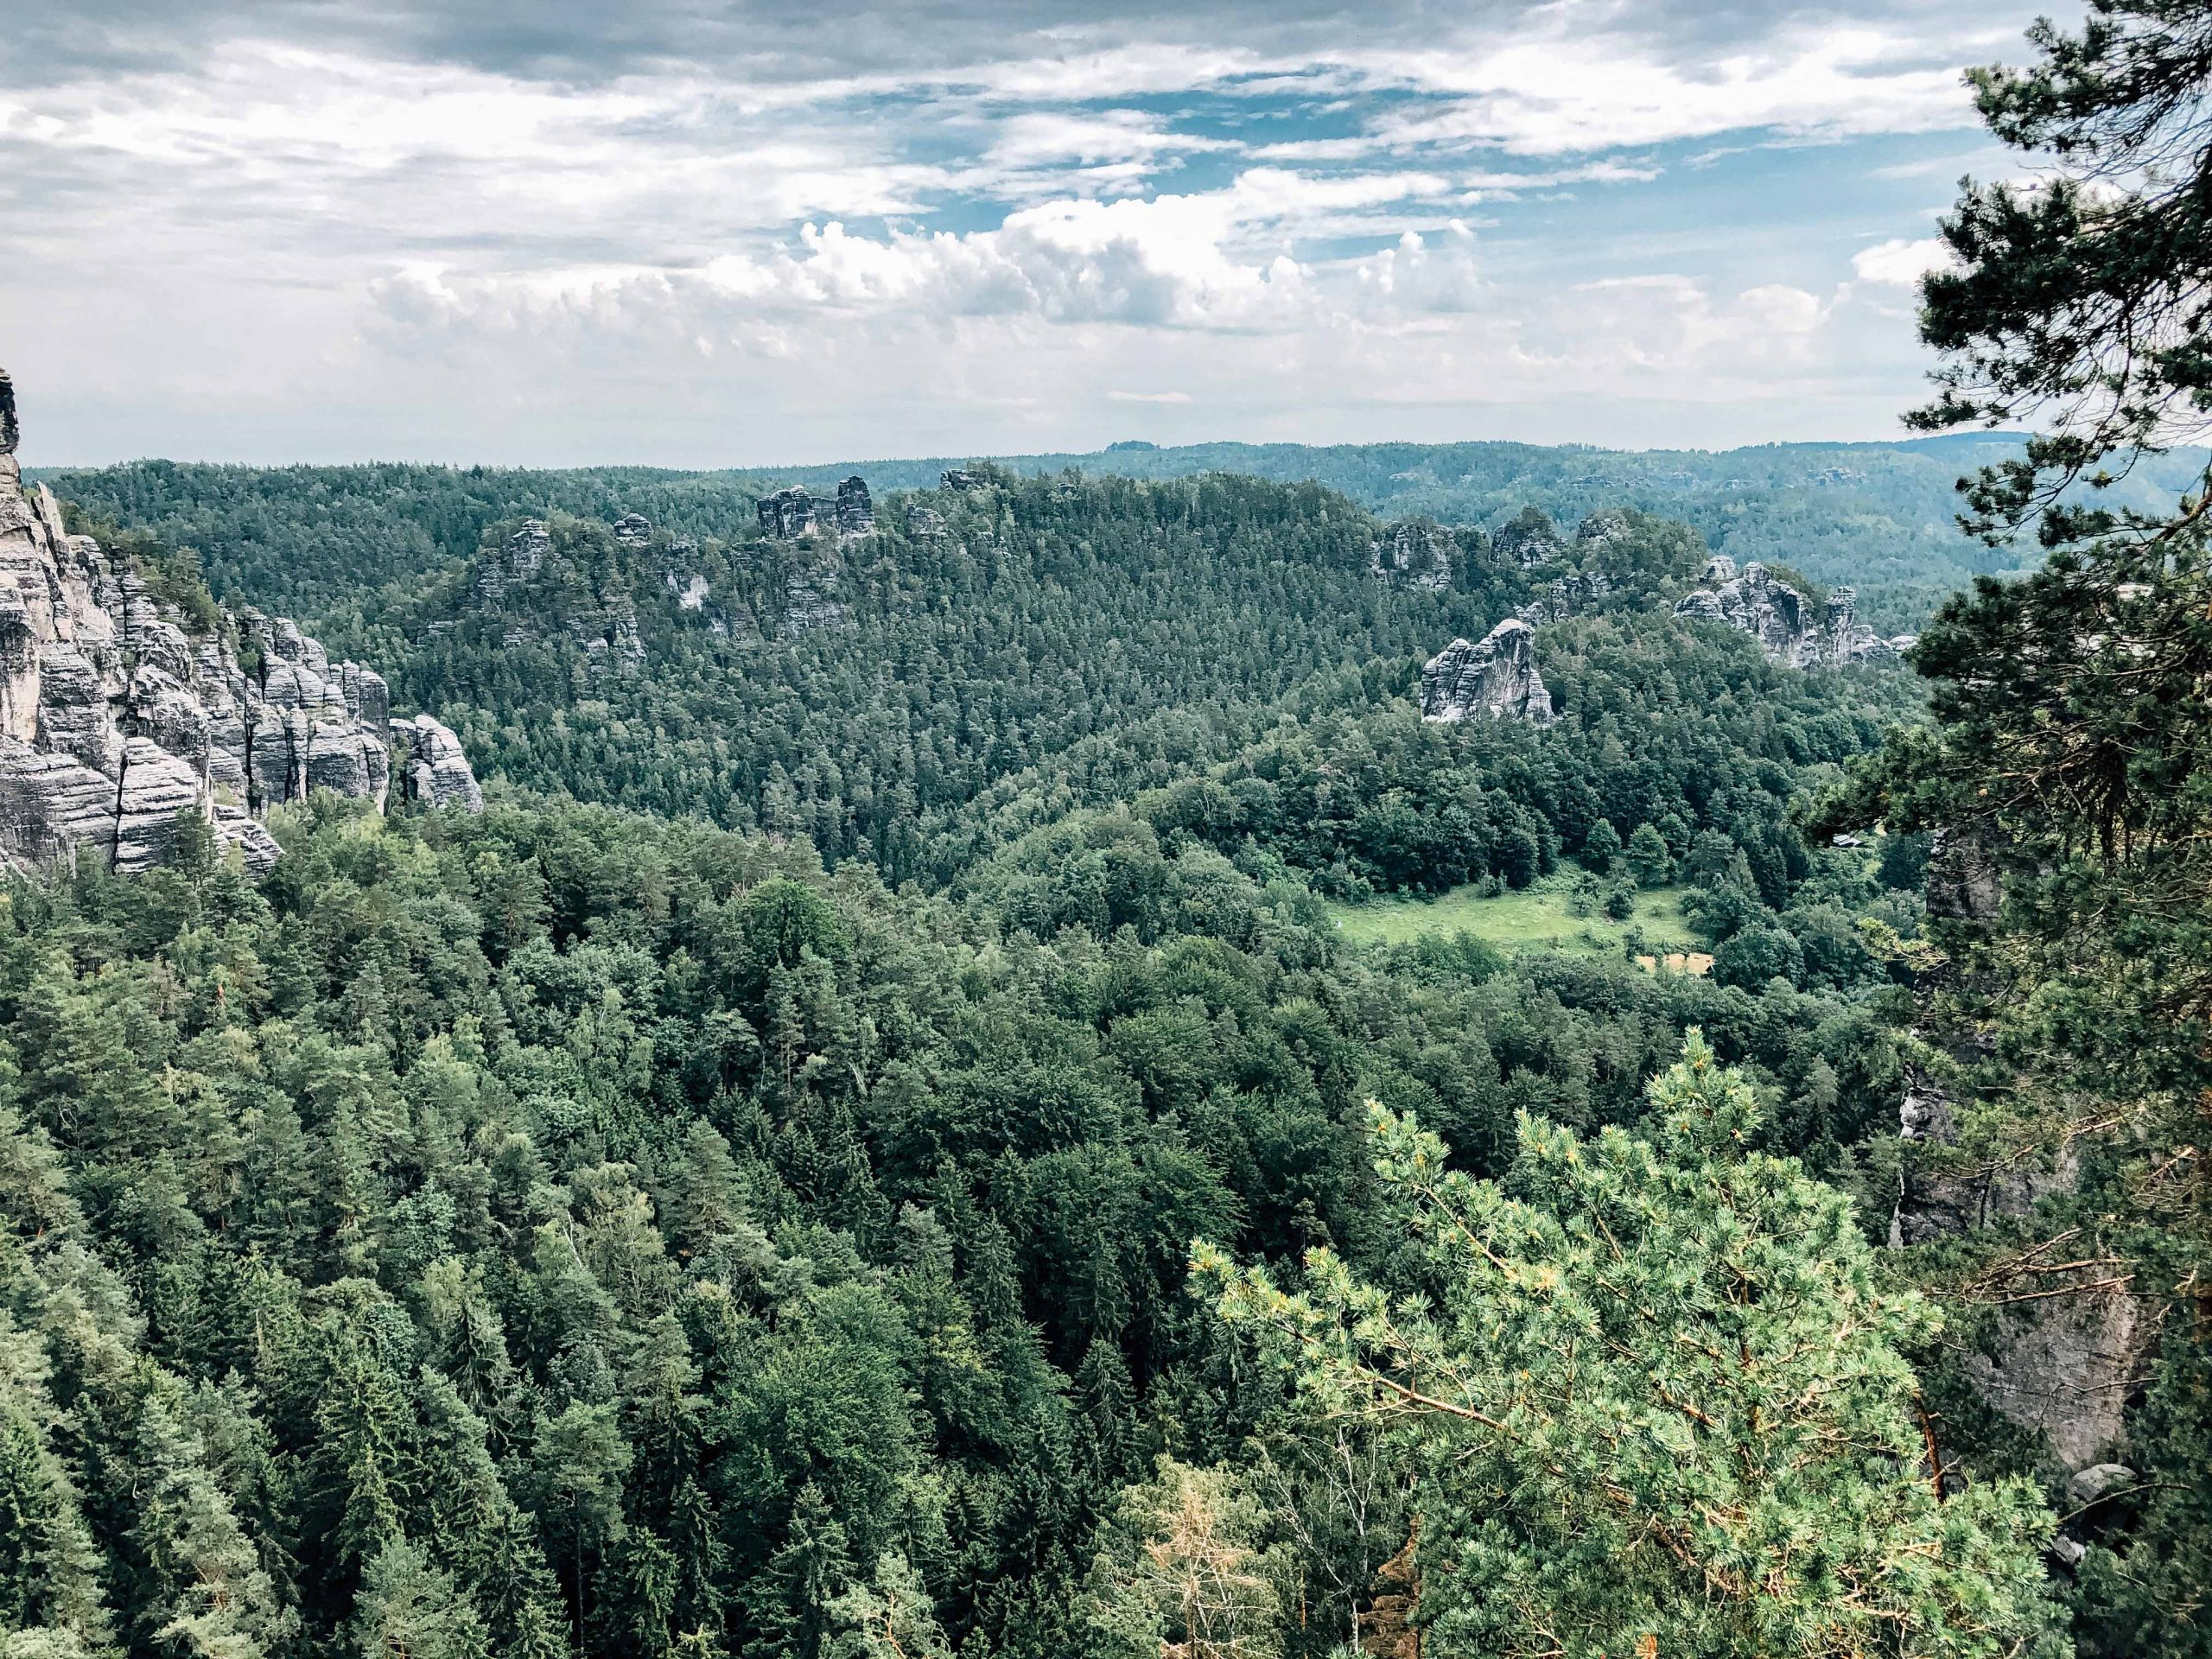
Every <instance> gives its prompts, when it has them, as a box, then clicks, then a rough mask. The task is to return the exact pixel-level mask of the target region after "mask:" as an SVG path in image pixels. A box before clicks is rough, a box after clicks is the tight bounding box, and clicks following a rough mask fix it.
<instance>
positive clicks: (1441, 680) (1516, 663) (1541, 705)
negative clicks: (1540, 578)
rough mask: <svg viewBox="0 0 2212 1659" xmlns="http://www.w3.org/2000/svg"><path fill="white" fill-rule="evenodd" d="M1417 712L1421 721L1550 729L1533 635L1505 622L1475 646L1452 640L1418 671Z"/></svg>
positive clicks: (1516, 621)
mask: <svg viewBox="0 0 2212 1659" xmlns="http://www.w3.org/2000/svg"><path fill="white" fill-rule="evenodd" d="M1475 715H1484V716H1487V717H1489V718H1491V719H1497V720H1525V721H1532V722H1533V723H1535V724H1536V725H1539V726H1541V725H1545V724H1548V723H1549V721H1551V719H1552V694H1551V693H1550V692H1549V691H1548V690H1546V689H1545V686H1544V680H1543V676H1541V674H1539V673H1537V671H1536V631H1535V629H1534V628H1532V627H1530V626H1529V625H1528V624H1527V623H1526V622H1523V621H1522V620H1521V619H1520V618H1518V617H1508V618H1507V619H1506V620H1504V621H1503V622H1501V623H1499V624H1498V625H1497V626H1496V627H1494V628H1492V629H1491V631H1490V632H1489V633H1488V634H1487V635H1486V636H1484V639H1482V640H1481V641H1480V642H1479V643H1475V642H1471V641H1468V640H1465V639H1454V640H1453V641H1452V643H1451V644H1450V645H1446V646H1445V647H1444V649H1443V650H1441V651H1440V652H1437V653H1436V655H1435V656H1433V657H1432V658H1429V659H1428V663H1427V666H1426V667H1424V668H1423V669H1422V670H1421V718H1422V719H1424V720H1439V721H1452V720H1466V719H1469V718H1471V717H1472V716H1475Z"/></svg>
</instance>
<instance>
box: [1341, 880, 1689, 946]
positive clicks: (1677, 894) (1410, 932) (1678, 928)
mask: <svg viewBox="0 0 2212 1659" xmlns="http://www.w3.org/2000/svg"><path fill="white" fill-rule="evenodd" d="M1572 883H1573V877H1572V876H1571V875H1566V874H1562V875H1554V876H1548V877H1547V878H1545V879H1544V880H1541V881H1539V882H1537V883H1535V885H1534V886H1533V887H1525V888H1523V889H1522V890H1521V891H1520V892H1518V893H1510V892H1509V893H1499V894H1498V895H1497V897H1495V898H1491V899H1485V898H1483V897H1482V896H1481V895H1480V892H1479V890H1478V888H1476V887H1458V888H1455V889H1453V890H1452V892H1450V893H1440V894H1438V895H1436V896H1435V897H1433V898H1390V899H1369V900H1368V901H1367V902H1366V903H1364V904H1357V905H1352V904H1332V905H1331V906H1329V913H1330V915H1331V916H1332V918H1334V919H1335V921H1336V924H1337V929H1338V937H1340V938H1343V939H1344V941H1345V942H1346V943H1347V944H1406V943H1408V941H1410V940H1413V939H1416V938H1420V937H1421V935H1423V934H1425V933H1442V934H1451V933H1471V934H1472V935H1474V937H1475V938H1478V939H1482V940H1484V941H1485V942H1487V943H1488V944H1494V945H1496V946H1497V948H1498V949H1499V950H1559V951H1564V952H1567V953H1570V954H1574V955H1581V956H1618V955H1619V954H1620V952H1621V945H1622V939H1623V937H1624V934H1625V932H1626V931H1627V929H1628V928H1629V927H1631V926H1633V927H1637V928H1640V929H1642V930H1643V938H1644V946H1645V949H1647V950H1655V949H1656V950H1659V951H1662V952H1666V951H1689V950H1696V949H1698V948H1699V946H1698V945H1697V944H1696V942H1695V940H1694V938H1693V936H1692V935H1691V933H1690V931H1689V927H1688V924H1686V923H1685V922H1684V921H1683V920H1682V889H1681V888H1680V887H1656V888H1654V889H1653V890H1652V891H1650V892H1649V893H1637V895H1636V915H1635V917H1634V918H1633V919H1632V920H1631V921H1630V922H1626V923H1623V922H1616V921H1613V920H1611V919H1610V918H1607V917H1606V916H1605V915H1604V914H1602V913H1601V912H1599V911H1597V910H1596V909H1595V908H1592V911H1591V912H1590V914H1588V915H1587V916H1577V915H1575V914H1573V912H1572V911H1571V910H1570V909H1569V908H1568V899H1569V893H1570V889H1571V887H1572Z"/></svg>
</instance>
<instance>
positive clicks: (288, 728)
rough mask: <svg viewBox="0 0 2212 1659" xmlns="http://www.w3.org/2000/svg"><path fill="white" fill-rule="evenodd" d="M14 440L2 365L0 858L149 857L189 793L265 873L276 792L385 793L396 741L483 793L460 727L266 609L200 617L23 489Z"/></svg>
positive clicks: (451, 792) (412, 787)
mask: <svg viewBox="0 0 2212 1659" xmlns="http://www.w3.org/2000/svg"><path fill="white" fill-rule="evenodd" d="M15 442H16V420H15V399H14V395H13V389H12V386H10V384H9V382H8V379H7V377H6V375H5V374H4V373H0V857H4V858H6V859H7V860H9V861H13V862H17V863H27V862H36V861H40V860H43V859H48V858H52V857H55V856H58V855H63V854H66V853H67V852H69V851H71V850H72V849H75V848H78V847H80V846H86V845H89V846H91V847H92V848H93V849H96V850H97V851H98V852H99V855H101V856H104V857H105V858H106V859H107V861H108V862H109V864H110V865H111V868H116V869H118V870H142V869H146V868H151V867H152V866H154V865H157V864H160V863H162V862H163V861H166V859H167V858H168V855H169V852H170V849H171V844H172V842H173V841H174V840H175V832H176V823H177V814H178V813H179V812H180V811H182V810H194V811H197V812H199V813H200V814H201V815H203V816H204V817H206V818H207V820H208V822H209V823H211V824H212V825H213V829H214V831H215V834H216V836H217V839H218V840H219V842H221V843H222V844H224V845H226V846H235V847H237V848H238V849H239V850H240V852H241V853H242V855H244V857H245V862H246V864H247V867H248V868H251V869H252V870H254V871H256V872H260V871H264V870H266V869H267V868H269V867H270V865H272V864H273V863H274V862H275V861H276V859H277V843H276V842H275V840H274V839H273V838H272V837H271V836H270V834H269V831H268V830H267V829H266V828H265V827H264V825H263V823H262V822H261V818H262V817H263V816H264V815H265V814H266V812H267V810H268V809H269V808H270V807H271V806H274V805H277V804H280V803H283V802H286V801H295V800H300V799H302V798H305V797H306V796H307V794H308V792H309V791H311V790H316V789H327V790H333V791H336V792H338V793H339V794H341V795H351V796H357V797H366V798H371V799H373V800H374V801H376V802H377V804H378V805H379V806H381V805H383V804H384V802H385V795H386V792H387V791H388V789H389V787H390V783H391V779H390V773H391V745H392V743H393V742H394V741H398V742H399V743H400V745H401V746H402V750H403V758H404V764H405V766H406V771H407V775H406V779H405V780H404V786H405V787H406V788H407V790H408V791H409V793H410V795H414V796H418V797H420V798H424V799H426V800H429V801H432V802H436V803H443V802H446V801H449V800H458V801H461V802H462V803H464V804H469V805H472V806H480V805H481V804H482V798H481V796H480V793H479V792H478V791H477V789H476V780H475V778H474V775H473V774H471V773H469V772H468V764H467V758H466V757H465V756H464V755H462V753H461V745H460V742H459V741H458V740H457V739H456V738H454V734H452V733H451V732H450V731H448V730H447V729H446V728H444V727H443V726H441V725H439V724H438V722H437V721H434V720H431V719H429V717H428V716H427V715H418V716H416V718H415V719H413V720H411V721H394V720H392V719H391V695H390V693H389V691H388V690H386V688H385V683H384V680H383V678H382V677H380V676H378V674H377V673H376V672H375V671H372V670H371V669H367V668H364V667H362V666H361V665H360V664H358V663H336V664H334V663H332V662H331V661H330V659H329V657H328V655H327V653H326V652H324V651H323V649H322V647H321V645H318V644H316V643H315V641H314V640H313V639H308V637H307V636H306V635H305V634H303V633H302V632H300V630H299V629H298V628H297V627H296V626H294V625H293V624H292V623H291V622H289V621H288V620H284V619H283V618H282V617H267V616H264V615H262V614H261V613H259V612H257V611H253V610H240V611H238V612H237V613H226V615H225V616H224V617H223V619H222V626H220V627H219V629H218V630H217V631H216V632H213V633H198V634H194V633H188V632H187V631H186V629H185V626H183V625H184V620H185V619H184V617H183V615H182V614H181V613H180V612H179V611H178V609H177V608H176V607H175V606H174V605H169V604H165V603H163V602H162V601H159V600H158V599H156V598H155V597H154V596H153V594H151V592H150V591H149V588H148V585H147V583H146V582H144V581H143V579H142V578H141V576H140V575H138V574H137V572H136V571H134V570H131V569H127V568H125V567H124V565H123V564H122V563H120V562H118V561H117V560H114V559H111V557H109V556H108V555H107V554H106V553H105V552H104V551H103V550H101V548H100V546H99V543H97V542H96V541H94V540H93V539H92V537H89V536H72V535H70V534H68V533H67V531H66V530H65V529H64V527H63V524H62V521H61V511H60V505H59V504H57V503H56V502H55V500H54V496H53V493H52V492H50V491H49V490H48V489H47V488H46V487H45V486H43V485H41V486H38V487H37V488H36V489H35V490H34V491H32V492H29V493H26V492H25V491H24V489H23V487H22V473H21V470H20V468H19V467H18V465H17V462H16V455H15ZM464 779H465V780H466V781H465V782H464V781H463V780H464Z"/></svg>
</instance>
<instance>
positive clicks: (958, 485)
mask: <svg viewBox="0 0 2212 1659" xmlns="http://www.w3.org/2000/svg"><path fill="white" fill-rule="evenodd" d="M989 481H990V480H988V479H987V478H985V477H984V476H983V475H982V474H981V473H975V472H970V471H969V469H968V468H967V467H946V468H945V469H944V472H943V473H941V474H938V485H939V486H941V487H943V488H944V489H948V490H980V489H982V487H983V486H985V485H986V484H988V482H989Z"/></svg>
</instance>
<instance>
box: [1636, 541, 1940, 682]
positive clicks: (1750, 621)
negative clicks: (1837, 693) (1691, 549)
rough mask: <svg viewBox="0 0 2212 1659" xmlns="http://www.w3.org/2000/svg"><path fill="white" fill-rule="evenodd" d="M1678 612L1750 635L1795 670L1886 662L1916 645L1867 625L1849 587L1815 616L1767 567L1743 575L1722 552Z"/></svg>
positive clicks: (1678, 605)
mask: <svg viewBox="0 0 2212 1659" xmlns="http://www.w3.org/2000/svg"><path fill="white" fill-rule="evenodd" d="M1675 615H1677V616H1693V617H1700V618H1702V619H1704V620H1707V621H1712V622H1720V623H1725V624H1726V626H1729V627H1732V628H1733V629H1735V630H1736V631H1737V632H1738V633H1748V634H1750V635H1751V637H1752V638H1753V639H1756V640H1758V642H1759V649H1760V650H1761V651H1763V652H1765V653H1766V654H1767V657H1768V658H1769V659H1770V660H1771V661H1773V662H1777V663H1781V664H1784V665H1786V666H1788V667H1790V668H1840V667H1841V666H1843V665H1844V664H1847V663H1871V662H1886V661H1890V660H1892V659H1894V658H1896V657H1897V655H1898V653H1899V652H1902V651H1904V649H1905V648H1906V647H1908V646H1910V645H1911V644H1912V637H1911V636H1910V634H1900V635H1898V636H1897V638H1896V639H1882V638H1880V637H1879V636H1878V635H1877V634H1876V633H1875V632H1874V631H1873V630H1872V628H1869V627H1866V626H1862V625H1861V624H1860V622H1859V618H1858V610H1857V595H1856V594H1853V591H1852V590H1851V589H1850V588H1836V589H1835V590H1834V593H1832V594H1830V595H1829V596H1828V600H1827V604H1826V605H1825V606H1823V607H1821V613H1820V614H1819V615H1818V616H1815V615H1814V613H1813V605H1812V601H1810V600H1808V599H1807V598H1806V597H1805V595H1804V594H1801V593H1799V592H1798V591H1797V590H1796V588H1792V587H1791V586H1790V585H1789V583H1788V582H1784V581H1783V580H1782V578H1781V577H1779V576H1777V575H1775V574H1774V573H1773V572H1772V571H1771V570H1769V569H1767V568H1766V566H1764V565H1763V564H1759V563H1756V562H1754V563H1751V564H1747V565H1745V567H1744V570H1743V574H1742V575H1737V574H1736V566H1735V563H1734V562H1733V561H1732V560H1731V559H1728V558H1726V557H1725V556H1718V555H1716V556H1714V557H1713V558H1711V559H1708V560H1707V562H1706V567H1705V578H1704V582H1703V585H1701V586H1700V587H1699V588H1695V589H1694V590H1693V591H1691V592H1689V593H1687V594H1683V595H1682V596H1681V599H1679V600H1677V601H1675Z"/></svg>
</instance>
